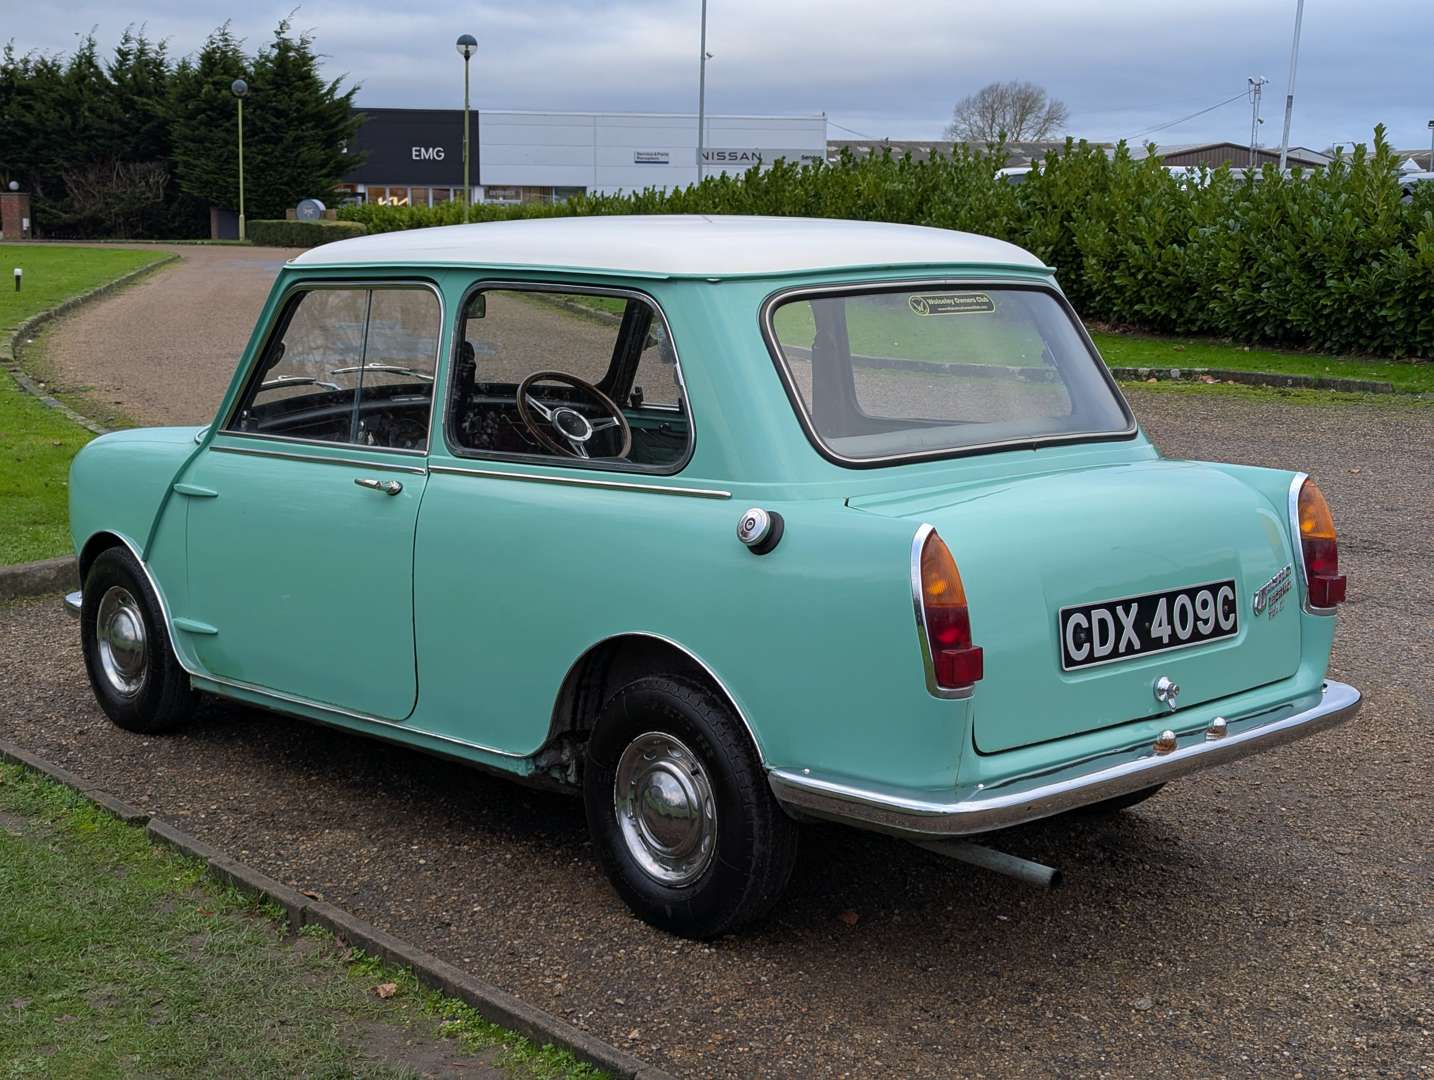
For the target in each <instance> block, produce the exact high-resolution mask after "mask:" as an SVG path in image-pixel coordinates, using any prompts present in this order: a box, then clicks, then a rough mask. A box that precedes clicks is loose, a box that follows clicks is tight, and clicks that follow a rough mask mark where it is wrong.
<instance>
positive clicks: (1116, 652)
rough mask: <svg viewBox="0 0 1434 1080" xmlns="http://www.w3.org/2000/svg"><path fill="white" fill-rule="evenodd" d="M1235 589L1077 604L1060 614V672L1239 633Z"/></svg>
mask: <svg viewBox="0 0 1434 1080" xmlns="http://www.w3.org/2000/svg"><path fill="white" fill-rule="evenodd" d="M1237 612H1238V605H1237V604H1236V603H1235V583H1234V582H1233V581H1215V582H1211V583H1210V584H1208V585H1191V586H1188V587H1186V588H1184V589H1170V590H1168V591H1166V592H1155V593H1146V594H1145V595H1144V596H1127V597H1125V598H1123V599H1120V600H1102V601H1100V602H1099V603H1096V604H1075V605H1072V606H1071V607H1063V608H1061V610H1060V617H1059V625H1060V633H1061V667H1062V669H1064V670H1065V671H1073V670H1075V669H1076V668H1084V667H1093V666H1095V665H1096V664H1113V663H1115V662H1116V661H1117V660H1131V659H1134V658H1135V657H1137V656H1149V655H1150V654H1151V653H1158V652H1169V651H1170V650H1171V649H1183V648H1185V647H1186V646H1189V645H1202V644H1204V643H1205V642H1207V641H1216V640H1218V639H1220V638H1227V637H1233V636H1234V635H1235V634H1237V633H1239V631H1240V626H1239V617H1238V614H1237Z"/></svg>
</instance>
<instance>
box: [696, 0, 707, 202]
mask: <svg viewBox="0 0 1434 1080" xmlns="http://www.w3.org/2000/svg"><path fill="white" fill-rule="evenodd" d="M700 48H701V52H702V57H701V61H700V63H699V64H698V67H697V182H698V183H699V184H700V183H702V176H703V168H702V135H703V129H704V128H705V127H706V126H707V0H702V44H701V46H700Z"/></svg>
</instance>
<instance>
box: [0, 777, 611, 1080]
mask: <svg viewBox="0 0 1434 1080" xmlns="http://www.w3.org/2000/svg"><path fill="white" fill-rule="evenodd" d="M0 986H3V987H4V991H3V992H0V1075H5V1076H11V1077H24V1076H86V1077H107V1076H116V1077H120V1076H156V1077H170V1076H173V1077H192V1076H226V1077H227V1076H244V1077H258V1078H264V1077H292V1076H301V1075H302V1076H314V1077H340V1076H344V1077H348V1076H363V1077H416V1076H419V1075H421V1074H423V1073H427V1072H432V1071H435V1070H436V1069H439V1068H442V1069H444V1070H445V1073H447V1072H453V1071H457V1070H458V1069H472V1070H474V1071H473V1073H472V1074H471V1075H489V1076H491V1075H500V1076H507V1077H513V1078H519V1080H538V1078H542V1080H579V1078H583V1080H587V1078H596V1077H600V1076H601V1075H602V1074H601V1073H599V1072H598V1071H597V1070H595V1069H593V1068H592V1067H590V1066H588V1065H584V1064H581V1063H579V1062H577V1061H576V1059H574V1058H573V1057H572V1056H571V1055H570V1054H567V1053H565V1052H562V1051H557V1050H554V1049H552V1048H551V1047H548V1048H539V1047H536V1046H534V1045H533V1044H532V1043H530V1042H528V1041H527V1040H525V1039H523V1038H521V1037H520V1036H517V1035H514V1034H513V1033H511V1032H508V1031H504V1030H503V1029H501V1028H498V1027H496V1026H495V1025H493V1024H490V1023H488V1022H487V1021H485V1020H483V1019H482V1018H481V1017H480V1016H478V1014H477V1013H476V1012H474V1011H473V1010H472V1009H471V1008H469V1007H468V1006H467V1005H465V1004H463V1003H462V1002H457V1001H453V1000H452V999H449V998H445V997H443V996H442V995H440V994H437V993H434V992H431V991H427V990H424V989H422V988H421V987H419V985H418V983H417V981H416V980H415V979H414V977H413V975H412V973H411V972H407V971H401V970H397V969H394V968H392V967H390V966H388V965H385V964H383V963H380V962H379V961H376V960H375V959H373V958H372V957H369V956H365V955H364V954H362V953H360V952H358V951H357V950H352V949H345V948H343V947H342V946H341V945H340V944H339V943H338V942H336V941H335V940H334V939H333V937H332V936H331V935H329V934H328V933H327V931H322V930H320V929H319V928H317V927H306V928H305V930H304V931H303V932H302V933H301V934H299V935H296V936H286V934H285V932H284V928H283V926H282V925H281V923H280V922H279V921H278V917H277V913H276V912H270V911H267V910H266V909H264V908H261V907H260V906H259V905H258V904H257V903H256V902H255V901H254V900H252V899H250V898H246V897H245V896H243V895H242V894H240V893H238V892H237V891H235V890H233V889H231V888H228V887H226V886H222V885H220V884H218V883H217V882H215V881H214V880H212V879H210V878H208V877H207V876H206V874H205V871H204V867H203V865H202V864H201V863H198V862H196V861H194V860H191V859H187V858H184V857H182V856H180V855H178V854H176V853H174V852H171V851H168V850H167V849H163V848H160V847H157V846H155V845H154V844H152V843H151V842H150V841H149V839H148V837H147V836H146V835H145V833H144V832H143V831H141V830H140V829H137V828H135V827H133V826H129V825H125V824H123V823H121V822H119V821H117V820H115V819H114V818H111V817H109V816H108V815H107V814H105V813H104V812H103V811H101V810H99V809H98V808H97V807H95V806H93V805H92V804H91V803H89V802H88V801H87V800H86V799H84V798H83V796H80V795H79V794H77V793H75V792H72V791H70V790H69V789H68V788H65V787H62V786H61V785H59V784H57V783H55V782H53V781H51V780H49V779H47V778H45V777H41V776H38V775H36V774H35V773H33V772H30V771H29V770H26V769H22V768H20V767H18V766H14V765H0ZM382 994H386V995H388V996H387V997H386V998H385V997H383V996H381V995H382ZM484 1069H487V1070H489V1071H488V1072H487V1073H485V1072H484Z"/></svg>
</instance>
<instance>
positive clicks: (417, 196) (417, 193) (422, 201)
mask: <svg viewBox="0 0 1434 1080" xmlns="http://www.w3.org/2000/svg"><path fill="white" fill-rule="evenodd" d="M408 190H409V193H410V196H409V202H410V203H412V204H413V205H414V206H427V205H428V189H427V188H426V187H416V188H409V189H408Z"/></svg>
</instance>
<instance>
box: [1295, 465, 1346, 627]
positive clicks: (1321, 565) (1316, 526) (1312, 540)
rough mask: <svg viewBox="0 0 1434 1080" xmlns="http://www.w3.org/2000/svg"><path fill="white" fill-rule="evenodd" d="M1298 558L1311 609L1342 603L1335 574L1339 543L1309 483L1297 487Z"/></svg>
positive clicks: (1325, 505) (1342, 586)
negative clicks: (1303, 567)
mask: <svg viewBox="0 0 1434 1080" xmlns="http://www.w3.org/2000/svg"><path fill="white" fill-rule="evenodd" d="M1298 514H1299V527H1300V556H1301V558H1303V559H1304V564H1305V586H1306V590H1307V592H1308V593H1309V603H1310V606H1311V607H1316V608H1332V607H1334V606H1335V605H1336V604H1339V603H1342V602H1343V601H1344V592H1345V580H1344V575H1343V574H1341V573H1340V572H1339V541H1338V539H1337V538H1336V536H1335V531H1334V517H1333V516H1332V515H1331V514H1330V512H1329V504H1328V503H1327V502H1325V500H1324V493H1323V492H1321V491H1320V489H1319V488H1318V487H1317V486H1316V484H1315V482H1314V481H1313V480H1306V481H1305V482H1304V483H1303V484H1301V485H1300V495H1299V505H1298Z"/></svg>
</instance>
